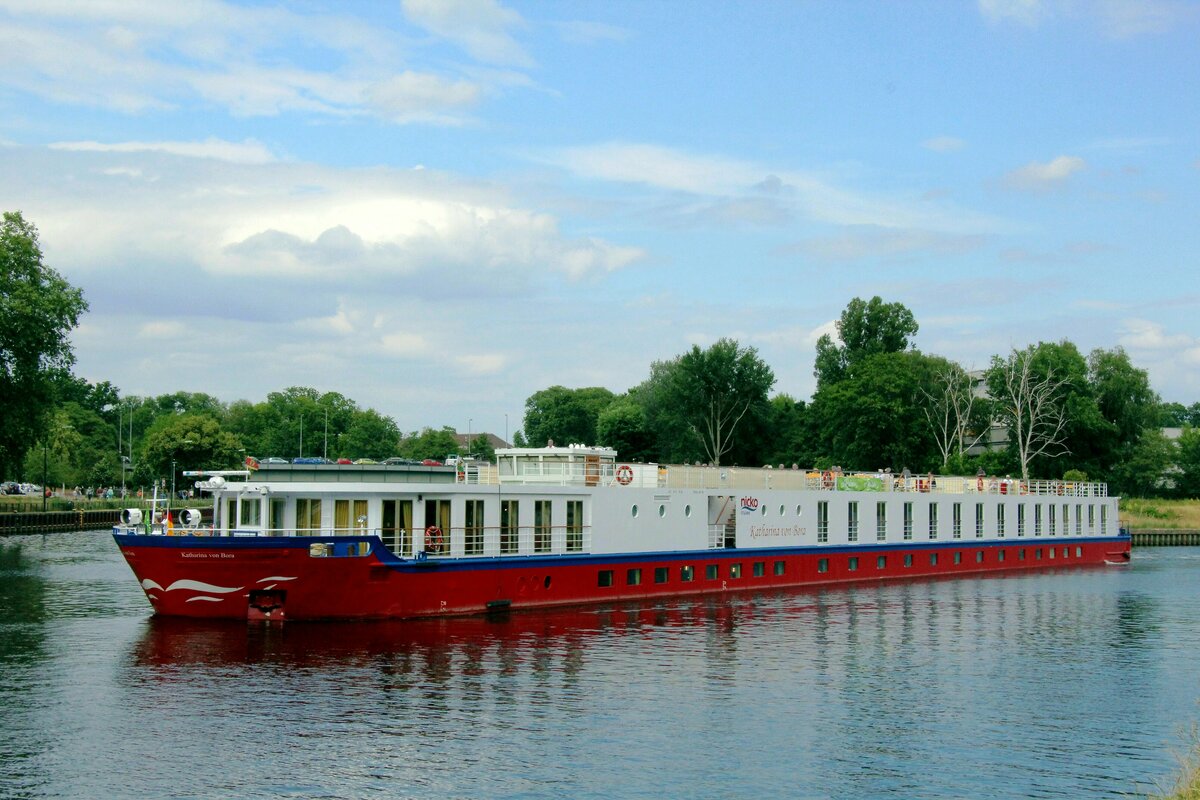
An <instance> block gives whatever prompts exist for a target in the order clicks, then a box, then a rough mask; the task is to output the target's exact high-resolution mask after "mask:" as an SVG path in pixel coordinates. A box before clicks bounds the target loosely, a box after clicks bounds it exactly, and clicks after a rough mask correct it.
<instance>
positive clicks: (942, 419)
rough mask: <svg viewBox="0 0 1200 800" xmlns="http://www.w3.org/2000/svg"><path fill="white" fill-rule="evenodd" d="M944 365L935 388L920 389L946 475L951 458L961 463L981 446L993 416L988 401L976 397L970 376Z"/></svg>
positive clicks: (951, 363)
mask: <svg viewBox="0 0 1200 800" xmlns="http://www.w3.org/2000/svg"><path fill="white" fill-rule="evenodd" d="M944 363H945V366H944V367H942V368H940V369H938V370H937V371H936V372H935V373H934V375H933V382H934V386H933V388H932V389H926V388H925V387H921V390H920V391H921V395H922V397H923V398H924V400H925V403H924V404H923V405H924V409H925V418H926V419H928V420H929V427H930V430H931V431H933V439H934V442H935V443H936V445H937V448H938V452H939V453H940V455H941V459H942V463H941V468H942V470H943V471H944V470H945V469H946V467H947V465H948V464H949V463H950V457H951V455H952V454H953V455H956V456H957V457H958V458H957V462H958V463H961V462H962V461H963V459H964V458H965V456H966V452H967V451H968V450H970V449H971V448H972V447H974V446H975V445H976V444H978V443H979V441H980V440H981V439H982V438H983V437H984V436H986V435H987V434H988V430H989V429H990V427H991V419H990V414H989V413H988V412H987V411H986V410H985V406H987V401H986V400H984V399H983V398H982V397H978V396H977V395H976V394H975V386H974V381H973V380H972V379H971V376H970V375H969V374H968V373H967V371H966V370H964V369H963V368H962V367H960V366H959V365H958V364H955V363H953V362H950V361H946V362H944ZM974 431H979V433H977V434H976V433H974Z"/></svg>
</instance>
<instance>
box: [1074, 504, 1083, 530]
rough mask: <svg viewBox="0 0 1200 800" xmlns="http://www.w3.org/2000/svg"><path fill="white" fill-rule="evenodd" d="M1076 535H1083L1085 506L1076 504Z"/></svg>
mask: <svg viewBox="0 0 1200 800" xmlns="http://www.w3.org/2000/svg"><path fill="white" fill-rule="evenodd" d="M1075 535H1076V536H1082V535H1083V506H1082V505H1078V506H1075Z"/></svg>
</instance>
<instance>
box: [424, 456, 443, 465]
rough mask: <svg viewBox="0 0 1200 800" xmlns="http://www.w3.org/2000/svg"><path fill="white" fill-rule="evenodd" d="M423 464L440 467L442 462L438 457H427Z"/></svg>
mask: <svg viewBox="0 0 1200 800" xmlns="http://www.w3.org/2000/svg"><path fill="white" fill-rule="evenodd" d="M421 464H422V465H424V466H426V467H440V466H441V465H442V462H440V461H438V460H437V459H436V458H427V459H425V460H424V461H422V462H421Z"/></svg>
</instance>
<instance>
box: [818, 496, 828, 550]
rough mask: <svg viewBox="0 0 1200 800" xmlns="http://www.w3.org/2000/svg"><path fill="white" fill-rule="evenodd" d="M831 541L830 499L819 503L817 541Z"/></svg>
mask: <svg viewBox="0 0 1200 800" xmlns="http://www.w3.org/2000/svg"><path fill="white" fill-rule="evenodd" d="M828 541H829V501H828V500H822V501H820V502H819V503H817V542H818V543H823V542H828Z"/></svg>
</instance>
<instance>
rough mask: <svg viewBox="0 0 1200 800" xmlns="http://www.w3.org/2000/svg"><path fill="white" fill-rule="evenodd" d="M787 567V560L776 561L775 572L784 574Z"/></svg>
mask: <svg viewBox="0 0 1200 800" xmlns="http://www.w3.org/2000/svg"><path fill="white" fill-rule="evenodd" d="M785 568H786V567H785V562H783V561H776V562H775V574H776V575H782V574H783V571H784V569H785Z"/></svg>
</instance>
